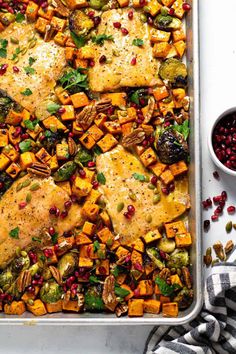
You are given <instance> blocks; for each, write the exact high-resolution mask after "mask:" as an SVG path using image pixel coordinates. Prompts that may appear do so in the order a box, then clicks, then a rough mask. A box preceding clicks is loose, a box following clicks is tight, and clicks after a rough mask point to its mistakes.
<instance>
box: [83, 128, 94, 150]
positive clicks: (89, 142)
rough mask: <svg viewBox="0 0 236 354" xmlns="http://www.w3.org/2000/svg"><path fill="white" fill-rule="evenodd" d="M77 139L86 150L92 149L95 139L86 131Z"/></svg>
mask: <svg viewBox="0 0 236 354" xmlns="http://www.w3.org/2000/svg"><path fill="white" fill-rule="evenodd" d="M79 140H80V142H81V143H82V144H83V145H84V146H85V147H86V148H87V149H88V150H90V149H92V148H93V147H94V145H95V144H96V141H95V140H94V139H93V137H92V135H90V134H89V133H87V132H86V133H84V134H83V135H82V136H81V138H80V139H79Z"/></svg>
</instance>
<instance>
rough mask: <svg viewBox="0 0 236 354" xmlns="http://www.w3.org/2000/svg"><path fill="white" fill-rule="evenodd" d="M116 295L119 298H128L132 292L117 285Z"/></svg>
mask: <svg viewBox="0 0 236 354" xmlns="http://www.w3.org/2000/svg"><path fill="white" fill-rule="evenodd" d="M115 294H116V295H117V296H119V297H126V296H128V295H129V294H130V291H129V290H127V289H123V288H121V287H120V286H118V285H115Z"/></svg>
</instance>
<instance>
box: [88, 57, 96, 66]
mask: <svg viewBox="0 0 236 354" xmlns="http://www.w3.org/2000/svg"><path fill="white" fill-rule="evenodd" d="M94 65H95V61H94V60H93V59H89V61H88V66H89V67H90V68H93V67H94Z"/></svg>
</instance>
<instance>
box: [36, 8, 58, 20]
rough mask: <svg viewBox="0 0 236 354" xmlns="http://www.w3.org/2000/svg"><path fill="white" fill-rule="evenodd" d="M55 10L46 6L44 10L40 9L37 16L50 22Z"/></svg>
mask: <svg viewBox="0 0 236 354" xmlns="http://www.w3.org/2000/svg"><path fill="white" fill-rule="evenodd" d="M54 12H55V10H54V8H53V7H52V6H47V7H46V8H45V7H44V8H43V7H40V9H39V11H38V16H40V17H43V18H46V20H51V19H52V17H53V14H54Z"/></svg>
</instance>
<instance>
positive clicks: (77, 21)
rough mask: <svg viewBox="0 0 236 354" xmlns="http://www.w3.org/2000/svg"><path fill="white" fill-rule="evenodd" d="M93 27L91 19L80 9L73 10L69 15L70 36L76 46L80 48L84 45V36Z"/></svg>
mask: <svg viewBox="0 0 236 354" xmlns="http://www.w3.org/2000/svg"><path fill="white" fill-rule="evenodd" d="M93 27H94V22H93V20H92V19H91V18H90V17H89V16H88V15H86V14H85V13H84V12H83V11H81V10H74V11H72V12H71V14H70V16H69V29H70V31H71V37H72V39H73V41H74V43H75V45H76V46H77V48H81V47H83V46H84V44H85V41H86V38H85V36H86V35H87V34H88V33H89V31H90V30H91V29H92V28H93Z"/></svg>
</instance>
